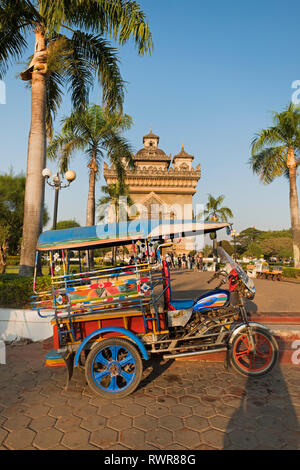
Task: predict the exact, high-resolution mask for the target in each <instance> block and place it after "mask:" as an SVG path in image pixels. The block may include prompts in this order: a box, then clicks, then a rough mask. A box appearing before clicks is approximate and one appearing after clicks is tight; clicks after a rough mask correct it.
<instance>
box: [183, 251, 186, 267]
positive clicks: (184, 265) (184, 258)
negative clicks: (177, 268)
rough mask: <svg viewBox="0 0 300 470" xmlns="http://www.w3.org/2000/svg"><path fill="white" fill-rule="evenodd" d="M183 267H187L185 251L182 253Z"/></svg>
mask: <svg viewBox="0 0 300 470" xmlns="http://www.w3.org/2000/svg"><path fill="white" fill-rule="evenodd" d="M182 267H183V269H185V268H186V256H185V253H184V254H183V255H182Z"/></svg>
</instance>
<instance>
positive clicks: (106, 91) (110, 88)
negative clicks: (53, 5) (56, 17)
mask: <svg viewBox="0 0 300 470" xmlns="http://www.w3.org/2000/svg"><path fill="white" fill-rule="evenodd" d="M71 45H72V49H73V51H74V54H75V58H76V57H78V58H80V60H81V62H83V63H82V66H81V69H82V71H83V70H84V68H83V64H85V65H86V74H87V76H86V77H85V79H87V78H88V73H90V80H88V81H87V84H88V86H89V87H90V86H91V83H92V78H93V75H92V72H94V73H95V74H97V76H98V80H99V82H100V84H101V86H102V90H103V104H104V106H105V107H107V108H108V109H109V110H110V111H112V110H115V109H116V110H118V111H122V106H123V101H124V90H125V82H124V81H123V79H122V77H121V73H120V69H119V59H118V55H117V50H116V49H115V48H113V47H112V46H111V44H110V43H109V42H108V41H106V40H105V39H103V38H102V37H101V36H94V35H92V34H87V33H83V32H81V31H76V32H74V34H73V36H72V39H71ZM83 77H84V75H83ZM74 85H76V84H74ZM77 88H79V89H80V84H79V86H77Z"/></svg>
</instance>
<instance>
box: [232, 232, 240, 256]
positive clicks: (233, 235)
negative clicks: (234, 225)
mask: <svg viewBox="0 0 300 470" xmlns="http://www.w3.org/2000/svg"><path fill="white" fill-rule="evenodd" d="M230 235H231V236H232V238H233V247H234V252H233V253H234V254H233V257H234V261H236V239H237V237H239V236H240V234H239V233H238V232H237V231H236V230H235V229H233V230H232V231H231V234H230Z"/></svg>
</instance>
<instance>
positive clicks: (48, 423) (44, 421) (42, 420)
mask: <svg viewBox="0 0 300 470" xmlns="http://www.w3.org/2000/svg"><path fill="white" fill-rule="evenodd" d="M55 423H56V419H55V418H51V416H40V417H39V418H34V419H32V420H31V422H30V425H29V427H30V429H32V430H33V431H36V432H38V431H42V430H43V429H48V428H51V427H53V426H54V425H55Z"/></svg>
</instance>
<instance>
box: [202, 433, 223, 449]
mask: <svg viewBox="0 0 300 470" xmlns="http://www.w3.org/2000/svg"><path fill="white" fill-rule="evenodd" d="M224 436H225V435H224V433H223V432H221V431H218V430H215V429H209V430H207V431H203V432H202V433H201V438H202V441H203V442H204V443H205V444H208V445H209V446H211V447H213V448H214V449H223V446H224Z"/></svg>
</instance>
